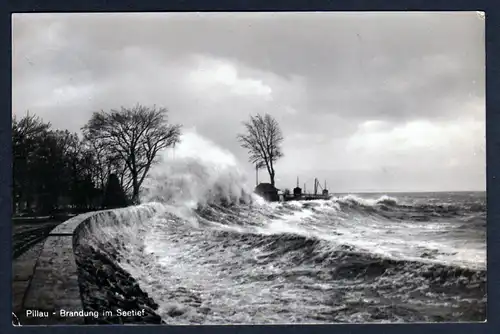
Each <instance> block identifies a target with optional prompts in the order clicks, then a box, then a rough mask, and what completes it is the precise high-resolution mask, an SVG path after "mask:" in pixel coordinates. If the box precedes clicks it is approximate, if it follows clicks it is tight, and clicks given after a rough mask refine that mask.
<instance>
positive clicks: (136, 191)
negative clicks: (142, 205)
mask: <svg viewBox="0 0 500 334" xmlns="http://www.w3.org/2000/svg"><path fill="white" fill-rule="evenodd" d="M132 182H133V185H132V187H133V193H132V202H133V203H134V204H139V183H138V182H137V176H136V175H134V176H133V180H132Z"/></svg>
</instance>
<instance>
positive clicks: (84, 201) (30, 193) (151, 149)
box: [12, 105, 181, 213]
mask: <svg viewBox="0 0 500 334" xmlns="http://www.w3.org/2000/svg"><path fill="white" fill-rule="evenodd" d="M180 129H181V126H180V125H176V124H169V123H168V117H167V110H166V109H164V108H157V107H152V108H149V107H145V106H141V105H137V106H135V107H133V108H123V107H122V108H121V109H120V110H111V111H110V112H105V111H100V112H96V113H94V114H93V115H92V117H91V118H90V120H89V121H88V122H87V124H85V125H84V126H83V128H82V134H83V135H82V136H78V135H77V134H76V133H70V132H69V131H61V130H55V129H52V126H51V124H50V123H46V122H44V121H43V120H42V119H40V118H39V117H37V116H36V115H29V114H27V115H26V116H24V117H22V118H21V119H17V118H16V117H14V118H13V120H12V144H13V183H12V194H13V210H14V212H15V213H18V212H20V211H25V210H27V211H30V210H33V211H35V212H36V213H51V212H54V211H55V210H57V209H63V210H68V209H72V210H77V211H84V210H93V209H96V208H101V207H117V206H124V205H127V204H128V203H138V202H139V192H140V187H141V185H142V183H143V181H144V179H145V177H146V175H147V174H148V172H149V170H150V168H151V166H152V165H153V164H154V163H155V162H156V161H157V157H158V152H159V151H160V150H161V149H163V148H165V147H169V146H172V145H175V143H177V142H179V137H180V134H181V132H180Z"/></svg>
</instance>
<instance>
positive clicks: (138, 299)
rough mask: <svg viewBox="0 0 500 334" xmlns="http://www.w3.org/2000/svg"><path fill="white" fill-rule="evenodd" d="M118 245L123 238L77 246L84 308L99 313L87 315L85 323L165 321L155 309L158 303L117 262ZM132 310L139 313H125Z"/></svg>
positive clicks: (157, 322)
mask: <svg viewBox="0 0 500 334" xmlns="http://www.w3.org/2000/svg"><path fill="white" fill-rule="evenodd" d="M114 244H117V245H118V244H119V240H118V239H117V240H111V241H109V242H107V243H106V244H100V245H97V246H90V245H84V244H80V245H78V246H77V247H76V248H75V257H76V262H77V265H78V277H79V282H80V289H81V293H82V301H83V308H84V310H85V311H86V312H89V311H90V312H98V316H97V317H95V316H92V315H89V316H87V317H86V318H85V322H86V323H87V324H164V323H165V322H164V321H162V319H161V317H160V316H159V315H158V314H157V313H156V312H155V311H156V310H157V309H158V304H156V303H155V301H154V300H153V299H152V298H151V297H149V296H148V295H147V294H146V293H144V292H143V291H142V290H141V289H140V287H139V284H138V283H137V281H136V280H135V279H134V278H133V277H132V276H130V274H128V273H127V272H126V271H124V270H123V269H122V268H121V267H120V266H119V265H118V264H117V263H116V262H117V261H116V260H117V255H116V251H114V247H113V245H114ZM143 310H144V311H143ZM128 311H133V312H136V313H135V314H133V315H130V316H128V315H129V314H130V313H129V314H128V315H127V316H125V315H124V314H123V312H128ZM139 312H143V315H142V314H139V315H136V314H137V313H139ZM89 314H90V313H89Z"/></svg>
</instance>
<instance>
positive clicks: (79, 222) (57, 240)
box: [14, 208, 162, 325]
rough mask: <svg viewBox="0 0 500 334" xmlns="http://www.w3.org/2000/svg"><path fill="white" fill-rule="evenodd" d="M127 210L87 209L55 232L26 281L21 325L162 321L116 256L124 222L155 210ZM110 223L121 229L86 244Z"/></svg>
mask: <svg viewBox="0 0 500 334" xmlns="http://www.w3.org/2000/svg"><path fill="white" fill-rule="evenodd" d="M127 210H129V209H120V210H109V211H99V212H92V213H86V214H82V215H79V216H77V217H74V218H72V219H70V220H68V221H66V222H65V223H63V224H61V225H59V226H57V227H56V228H55V229H54V230H52V231H51V232H50V234H49V236H48V237H47V239H46V241H45V243H44V244H43V248H42V250H41V252H40V255H39V257H38V259H37V261H36V264H35V265H34V267H33V269H32V274H31V279H29V280H28V282H27V290H26V291H25V293H24V297H23V298H22V307H21V309H22V312H21V314H17V316H18V318H19V319H20V321H21V324H23V325H83V324H97V323H105V324H110V323H118V324H120V323H123V324H127V323H128V324H158V323H161V322H162V321H161V318H160V317H159V316H158V315H157V314H156V313H155V310H156V309H157V307H158V306H157V305H156V303H155V302H154V301H153V300H152V299H151V298H150V297H149V296H148V295H147V294H146V293H144V292H142V291H141V289H140V288H139V286H138V284H137V282H136V281H135V279H134V278H133V277H131V276H130V275H129V274H128V273H127V272H126V271H124V270H123V269H122V268H121V267H120V266H119V264H118V262H117V261H116V260H117V258H116V257H117V256H118V254H117V249H119V245H120V235H119V231H120V226H121V224H130V223H132V222H133V220H134V219H139V218H140V219H144V218H147V217H148V216H150V215H151V214H152V213H153V211H151V210H148V209H147V208H134V209H133V210H132V212H133V214H132V215H130V216H129V215H128V211H127ZM105 224H113V225H116V227H117V228H116V232H117V233H116V234H115V235H109V236H108V235H106V236H105V238H100V243H98V244H96V243H95V242H94V243H93V244H92V245H90V244H87V241H88V240H89V238H90V237H91V234H92V233H98V231H99V229H100V228H101V227H102V225H105ZM113 230H114V229H113ZM14 274H16V273H14ZM18 309H19V307H18Z"/></svg>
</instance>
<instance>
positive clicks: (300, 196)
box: [254, 177, 332, 202]
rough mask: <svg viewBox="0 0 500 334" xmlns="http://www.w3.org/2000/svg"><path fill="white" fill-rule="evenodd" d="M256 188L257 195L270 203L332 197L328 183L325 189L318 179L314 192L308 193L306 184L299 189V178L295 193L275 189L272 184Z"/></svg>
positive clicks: (259, 184)
mask: <svg viewBox="0 0 500 334" xmlns="http://www.w3.org/2000/svg"><path fill="white" fill-rule="evenodd" d="M256 183H257V186H256V187H255V191H254V192H255V193H256V194H257V195H259V196H262V197H263V198H264V199H265V200H267V201H269V202H278V201H279V202H283V201H311V200H318V199H322V200H327V199H330V198H331V197H332V196H331V195H330V194H329V192H328V189H327V187H326V181H325V183H324V187H322V186H321V183H320V182H319V180H318V179H317V178H315V179H314V187H313V192H311V193H308V192H306V184H305V183H304V188H303V189H302V188H300V187H299V178H298V177H297V186H296V187H295V188H293V193H290V192H287V191H281V190H280V189H278V188H275V187H273V186H272V185H271V184H270V183H258V179H257V182H256Z"/></svg>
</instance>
